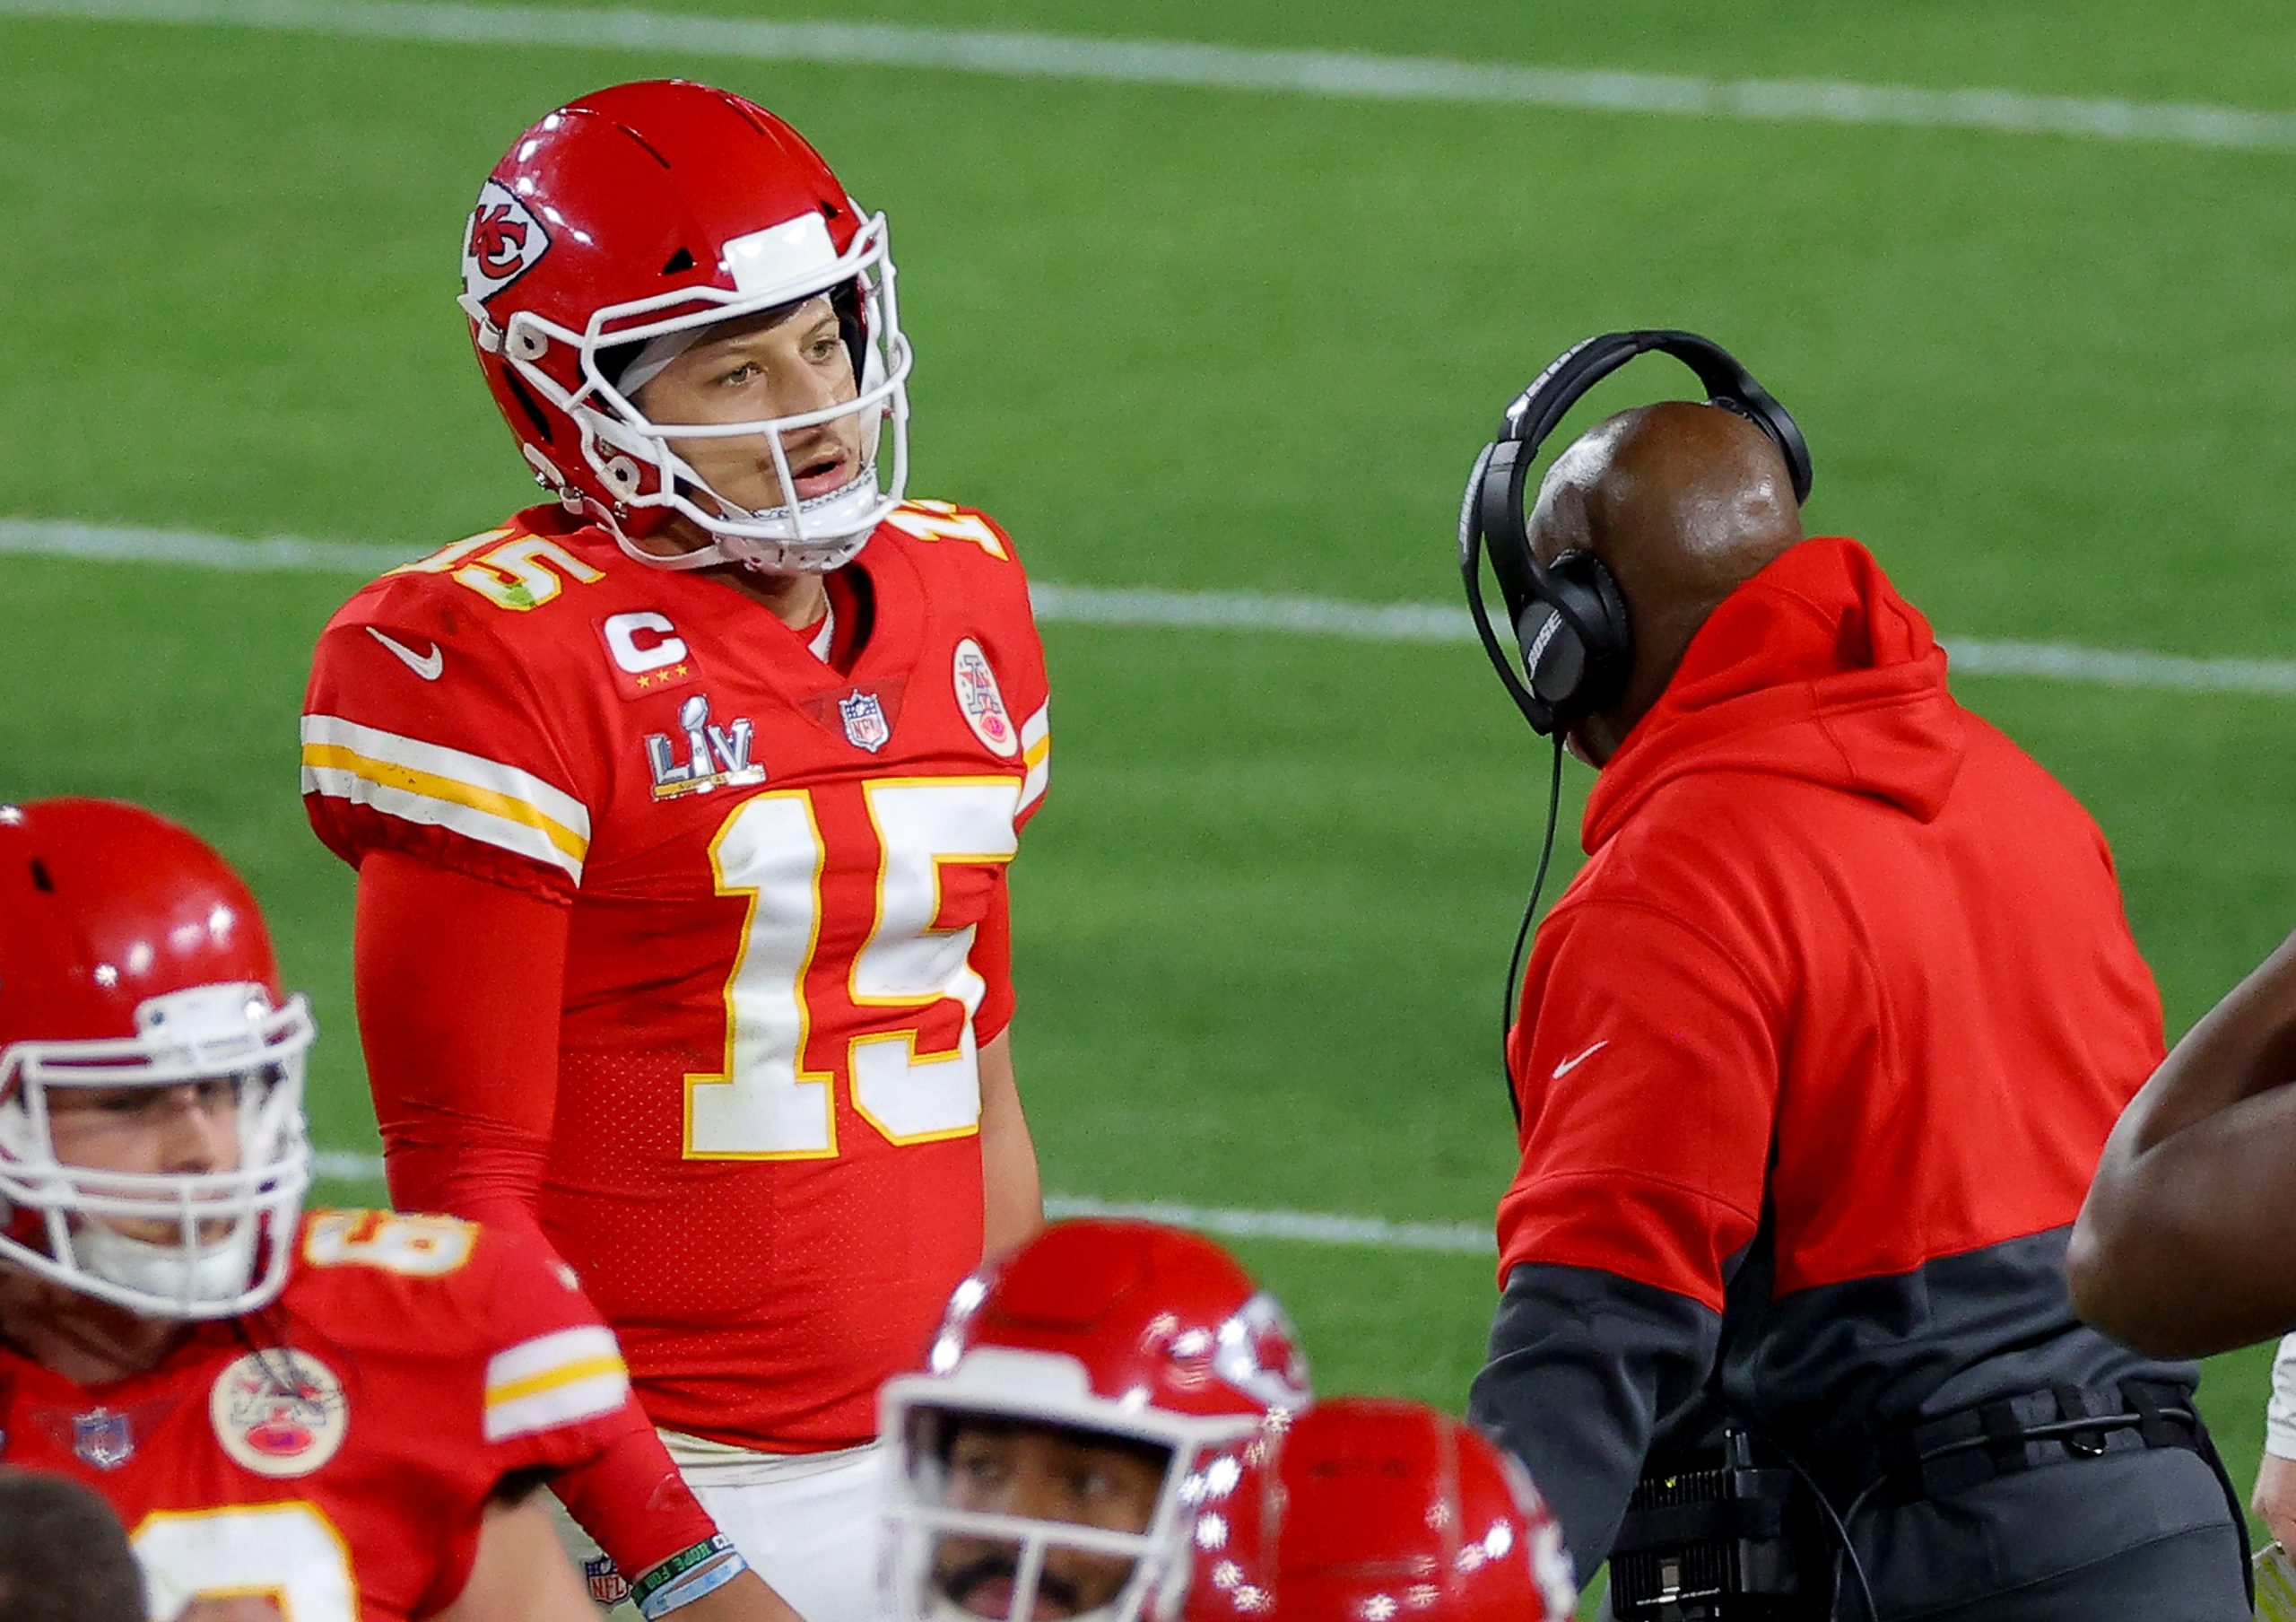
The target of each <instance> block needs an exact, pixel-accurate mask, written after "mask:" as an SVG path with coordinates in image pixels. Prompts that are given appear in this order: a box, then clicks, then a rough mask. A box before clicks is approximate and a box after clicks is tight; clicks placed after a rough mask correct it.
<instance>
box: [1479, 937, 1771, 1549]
mask: <svg viewBox="0 0 2296 1622" xmlns="http://www.w3.org/2000/svg"><path fill="white" fill-rule="evenodd" d="M1525 1007H1526V1010H1530V1012H1528V1013H1526V1025H1523V1026H1518V1030H1517V1033H1516V1035H1515V1039H1514V1040H1513V1041H1512V1042H1510V1043H1509V1054H1510V1067H1511V1068H1512V1070H1513V1073H1514V1077H1515V1082H1516V1088H1517V1094H1518V1100H1519V1102H1520V1103H1521V1106H1522V1112H1523V1125H1522V1131H1521V1150H1522V1156H1521V1163H1520V1164H1519V1166H1518V1170H1517V1173H1516V1176H1515V1181H1514V1184H1513V1186H1512V1187H1510V1188H1509V1190H1508V1191H1507V1194H1506V1195H1505V1197H1504V1198H1503V1199H1501V1201H1500V1208H1499V1224H1498V1225H1499V1241H1500V1288H1501V1291H1502V1294H1501V1296H1500V1304H1499V1307H1498V1311H1497V1312H1496V1313H1495V1314H1494V1315H1493V1317H1492V1327H1491V1340H1490V1349H1489V1354H1488V1360H1487V1361H1486V1363H1485V1365H1484V1366H1483V1372H1482V1373H1480V1374H1478V1375H1477V1376H1476V1378H1475V1382H1474V1389H1473V1391H1472V1392H1471V1394H1470V1396H1469V1400H1468V1415H1469V1417H1471V1418H1473V1419H1474V1421H1475V1422H1476V1423H1477V1424H1479V1425H1481V1426H1483V1428H1484V1429H1485V1430H1487V1431H1489V1432H1490V1433H1492V1435H1493V1436H1494V1438H1495V1439H1496V1440H1498V1441H1499V1442H1500V1443H1501V1444H1502V1445H1504V1446H1505V1447H1507V1448H1508V1449H1509V1451H1510V1452H1513V1453H1515V1454H1516V1456H1517V1457H1518V1458H1519V1459H1521V1460H1522V1461H1523V1462H1524V1463H1525V1464H1526V1466H1528V1467H1529V1469H1530V1472H1531V1478H1532V1479H1533V1480H1535V1481H1536V1482H1537V1483H1538V1484H1539V1491H1540V1493H1541V1494H1542V1495H1543V1496H1544V1497H1545V1498H1546V1500H1547V1502H1548V1504H1550V1505H1551V1506H1552V1508H1553V1510H1554V1513H1555V1515H1556V1518H1557V1519H1558V1520H1559V1521H1561V1523H1562V1528H1563V1534H1564V1540H1565V1541H1566V1542H1567V1543H1568V1544H1569V1546H1570V1550H1571V1553H1572V1555H1573V1557H1575V1558H1576V1559H1577V1561H1578V1571H1579V1574H1580V1576H1581V1578H1582V1579H1583V1578H1584V1577H1586V1576H1587V1574H1590V1573H1591V1572H1592V1571H1593V1569H1594V1568H1595V1566H1596V1565H1599V1564H1601V1563H1602V1562H1603V1561H1604V1560H1605V1559H1606V1558H1608V1557H1609V1554H1610V1550H1611V1546H1612V1545H1613V1543H1614V1542H1615V1541H1616V1540H1617V1536H1618V1529H1619V1525H1620V1522H1621V1520H1622V1517H1623V1516H1624V1514H1625V1512H1626V1505H1627V1500H1628V1498H1629V1497H1630V1496H1631V1495H1632V1492H1633V1489H1634V1484H1635V1481H1636V1479H1637V1478H1639V1476H1640V1474H1641V1473H1642V1470H1643V1468H1644V1462H1645V1460H1646V1457H1647V1456H1648V1453H1649V1451H1650V1447H1651V1444H1652V1442H1653V1440H1654V1438H1655V1437H1656V1436H1657V1429H1658V1425H1659V1421H1660V1419H1661V1418H1662V1417H1664V1416H1665V1415H1667V1414H1669V1413H1673V1412H1675V1411H1677V1410H1679V1409H1680V1408H1682V1407H1683V1404H1684V1403H1685V1402H1687V1401H1688V1400H1691V1399H1692V1397H1694V1396H1695V1395H1696V1394H1697V1393H1698V1392H1699V1391H1700V1390H1701V1389H1702V1388H1703V1387H1704V1385H1705V1383H1706V1381H1707V1379H1708V1376H1709V1373H1711V1371H1712V1369H1713V1366H1714V1360H1715V1357H1716V1356H1717V1355H1718V1349H1719V1346H1720V1340H1721V1326H1722V1306H1723V1294H1724V1290H1725V1287H1726V1284H1727V1282H1728V1279H1729V1278H1730V1277H1731V1276H1732V1274H1733V1273H1734V1272H1735V1269H1736V1267H1737V1265H1738V1263H1739V1262H1740V1260H1742V1259H1743V1257H1744V1253H1745V1251H1746V1247H1747V1246H1748V1245H1749V1244H1750V1243H1752V1239H1753V1236H1754V1234H1755V1230H1756V1226H1757V1222H1758V1214H1759V1212H1760V1210H1761V1200H1762V1185H1763V1179H1764V1175H1765V1168H1766V1164H1767V1160H1768V1155H1769V1145H1770V1121H1771V1115H1772V1112H1773V1108H1774V1103H1775V1099H1776V1087H1777V1074H1778V1056H1777V1051H1776V1046H1775V1042H1774V1038H1773V1037H1772V1035H1771V1025H1772V1022H1773V1019H1774V1015H1773V1014H1772V1013H1771V1012H1770V1004H1769V1001H1768V999H1766V998H1764V997H1762V996H1761V994H1759V993H1758V992H1756V991H1755V990H1754V989H1753V988H1752V986H1751V985H1750V984H1749V983H1748V982H1747V981H1746V980H1745V979H1744V977H1743V975H1742V974H1741V972H1740V971H1739V969H1738V967H1737V966H1736V965H1735V964H1734V963H1733V962H1732V961H1731V960H1730V959H1729V958H1728V957H1726V956H1725V955H1723V954H1721V953H1720V952H1719V951H1718V950H1717V949H1716V948H1715V947H1713V946H1710V945H1709V944H1708V943H1707V942H1706V940H1705V937H1703V936H1701V935H1699V934H1697V933H1695V932H1693V931H1692V930H1690V929H1686V928H1684V927H1683V925H1682V924H1680V923H1679V922H1676V921H1674V920H1672V919H1670V918H1668V917H1666V916H1665V915H1663V914H1660V913H1657V912H1654V911H1649V910H1648V909H1644V908H1640V907H1633V906H1622V905H1618V904H1614V903H1602V904H1596V905H1582V906H1580V907H1578V908H1576V909H1573V910H1571V911H1568V912H1565V913H1563V914H1561V915H1558V916H1557V917H1556V918H1553V919H1551V920H1549V921H1548V923H1547V924H1546V926H1545V927H1544V928H1543V929H1541V931H1540V937H1539V943H1538V946H1537V948H1536V949H1535V951H1534V952H1533V954H1532V964H1531V975H1530V989H1529V991H1528V992H1527V993H1526V999H1525Z"/></svg>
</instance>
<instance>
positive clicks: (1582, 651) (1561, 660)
mask: <svg viewBox="0 0 2296 1622" xmlns="http://www.w3.org/2000/svg"><path fill="white" fill-rule="evenodd" d="M1515 637H1516V640H1517V641H1519V642H1520V643H1521V644H1522V649H1523V677H1524V680H1525V681H1526V682H1527V683H1528V684H1529V685H1530V689H1531V696H1532V697H1534V698H1535V699H1537V700H1538V701H1539V702H1541V703H1542V704H1544V705H1545V706H1546V707H1547V709H1548V710H1549V711H1552V712H1553V713H1554V714H1555V715H1556V716H1557V717H1558V718H1563V719H1567V718H1568V717H1570V715H1572V714H1574V713H1576V711H1575V708H1574V704H1573V701H1574V700H1575V699H1576V698H1577V697H1578V692H1579V689H1580V687H1581V686H1582V685H1583V684H1584V683H1585V681H1586V676H1587V644H1586V643H1585V641H1582V640H1581V639H1580V637H1579V635H1578V632H1576V631H1574V630H1572V629H1571V626H1570V621H1569V620H1567V619H1565V618H1564V617H1563V616H1562V614H1561V610H1559V609H1558V608H1556V607H1555V606H1554V605H1553V604H1552V603H1550V602H1546V601H1544V600H1540V601H1535V602H1533V603H1532V604H1531V605H1530V606H1527V607H1526V608H1525V609H1524V610H1523V615H1522V617H1521V618H1520V619H1518V621H1516V623H1515Z"/></svg>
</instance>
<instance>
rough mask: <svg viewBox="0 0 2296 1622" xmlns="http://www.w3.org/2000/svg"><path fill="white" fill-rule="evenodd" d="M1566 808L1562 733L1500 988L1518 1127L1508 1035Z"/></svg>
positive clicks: (1502, 1068)
mask: <svg viewBox="0 0 2296 1622" xmlns="http://www.w3.org/2000/svg"><path fill="white" fill-rule="evenodd" d="M1561 809H1562V734H1561V731H1560V730H1559V729H1558V730H1557V731H1556V733H1555V734H1554V764H1553V769H1552V771H1551V772H1549V773H1548V776H1547V783H1546V838H1545V839H1544V840H1543V841H1542V842H1540V844H1539V867H1538V871H1537V872H1536V873H1535V874H1534V875H1532V876H1531V898H1530V900H1528V901H1526V902H1525V903H1523V923H1522V927H1521V928H1520V929H1517V930H1516V931H1515V950H1514V951H1513V952H1512V953H1511V954H1509V956H1508V959H1507V983H1506V984H1505V985H1503V986H1501V987H1500V988H1499V1074H1500V1076H1502V1077H1505V1078H1506V1082H1507V1107H1508V1108H1509V1109H1510V1110H1512V1111H1513V1112H1515V1124H1516V1125H1517V1126H1518V1127H1519V1126H1521V1125H1522V1124H1523V1101H1522V1100H1521V1099H1520V1098H1519V1097H1518V1096H1517V1095H1516V1092H1515V1067H1514V1064H1513V1062H1512V1061H1511V1060H1509V1058H1508V1056H1507V1033H1508V1032H1509V1031H1510V1030H1511V1029H1513V1028H1514V1024H1515V999H1516V997H1517V995H1518V992H1517V990H1516V987H1517V983H1518V981H1520V980H1521V978H1522V973H1523V955H1524V950H1525V948H1526V947H1527V946H1529V945H1530V940H1531V924H1532V921H1533V920H1535V919H1536V918H1537V917H1538V911H1539V894H1540V892H1542V891H1543V890H1544V889H1545V888H1546V869H1547V864H1548V862H1550V861H1551V860H1552V859H1553V857H1554V831H1555V828H1556V826H1557V825H1558V824H1559V823H1560V822H1561Z"/></svg>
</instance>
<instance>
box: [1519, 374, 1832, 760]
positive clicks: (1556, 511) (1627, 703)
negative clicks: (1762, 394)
mask: <svg viewBox="0 0 2296 1622" xmlns="http://www.w3.org/2000/svg"><path fill="white" fill-rule="evenodd" d="M1530 533H1531V545H1532V547H1533V549H1534V550H1535V551H1536V552H1537V554H1538V555H1539V559H1540V561H1541V562H1553V561H1554V560H1555V559H1556V558H1558V557H1561V555H1562V554H1564V553H1566V552H1592V553H1593V554H1595V555H1596V557H1599V558H1601V559H1602V560H1603V562H1605V563H1608V564H1609V565H1610V567H1611V571H1612V573H1613V574H1614V575H1616V576H1617V577H1618V584H1619V589H1620V591H1621V592H1622V593H1623V594H1624V595H1625V597H1626V601H1627V608H1628V612H1629V615H1630V617H1631V621H1632V624H1633V627H1634V668H1633V670H1632V671H1631V674H1630V675H1629V676H1628V677H1627V683H1626V691H1625V693H1624V694H1623V695H1622V697H1621V698H1620V699H1619V701H1618V702H1616V703H1614V704H1613V705H1611V706H1610V707H1609V708H1608V709H1606V710H1602V711H1596V713H1595V714H1592V715H1590V716H1588V717H1587V718H1586V719H1584V720H1581V721H1580V722H1578V725H1577V726H1575V727H1573V728H1571V742H1572V744H1573V745H1574V746H1576V747H1577V748H1578V752H1579V753H1580V754H1583V755H1584V756H1585V757H1586V758H1587V760H1588V761H1590V762H1591V763H1594V764H1595V765H1597V766H1599V765H1601V764H1602V763H1604V762H1605V761H1606V760H1608V759H1609V758H1610V757H1611V755H1612V754H1614V753H1615V752H1616V751H1617V749H1618V746H1619V745H1620V744H1621V743H1622V742H1623V741H1625V738H1626V735H1627V733H1628V732H1629V731H1630V730H1631V729H1632V728H1633V726H1634V723H1635V722H1637V721H1639V720H1640V719H1642V717H1643V716H1644V715H1645V714H1647V713H1648V711H1649V709H1650V706H1651V705H1653V704H1655V703H1656V702H1657V701H1658V695H1659V693H1662V692H1664V691H1665V686H1666V684H1667V683H1668V682H1669V681H1671V680H1672V679H1673V678H1674V671H1675V669H1676V667H1679V666H1680V665H1681V663H1682V659H1683V651H1684V650H1686V649H1687V648H1689V646H1690V641H1691V638H1692V637H1693V636H1695V635H1696V634H1697V633H1698V628H1699V627H1700V625H1703V624H1705V623H1706V616H1707V615H1709V614H1712V613H1713V612H1714V610H1715V609H1716V607H1717V606H1719V605H1720V603H1721V601H1722V599H1723V598H1724V597H1727V596H1729V595H1730V593H1731V592H1733V591H1735V590H1736V589H1738V588H1739V587H1740V586H1743V585H1744V584H1745V583H1746V581H1748V580H1752V578H1753V577H1754V576H1755V575H1756V574H1757V573H1759V572H1760V571H1761V569H1762V567H1763V566H1764V565H1765V564H1767V563H1768V562H1770V560H1771V559H1772V558H1775V557H1776V556H1778V555H1779V554H1780V553H1782V552H1784V551H1785V550H1786V549H1787V547H1789V546H1791V545H1794V544H1795V543H1796V541H1798V540H1800V539H1801V538H1802V514H1801V509H1800V508H1799V507H1798V506H1797V505H1796V502H1795V500H1794V484H1793V480H1792V478H1791V476H1790V475H1788V474H1787V470H1786V459H1785V458H1784V457H1782V456H1780V455H1779V450H1778V447H1777V446H1775V445H1773V444H1772V443H1771V442H1770V438H1769V436H1768V435H1766V434H1764V433H1763V432H1762V431H1761V429H1759V428H1757V427H1755V426H1754V425H1753V424H1752V423H1749V422H1748V421H1746V420H1745V419H1744V417H1742V416H1739V415H1738V414H1735V412H1730V411H1726V410H1724V409H1722V408H1721V407H1720V406H1694V405H1692V404H1691V403H1689V402H1688V401H1683V400H1669V401H1665V402H1663V403H1661V404H1659V405H1656V406H1642V407H1640V408H1639V409H1638V410H1634V411H1628V412H1622V413H1620V414H1618V415H1617V416H1614V417H1613V418H1611V419H1610V420H1609V421H1608V422H1606V423H1602V424H1600V425H1599V426H1597V427H1596V428H1594V429H1591V430H1589V431H1588V432H1587V433H1586V434H1584V435H1583V436H1581V437H1580V438H1579V439H1578V440H1576V441H1574V442H1573V443H1572V444H1571V446H1570V449H1567V450H1565V451H1564V452H1563V453H1562V454H1561V456H1560V457H1558V458H1555V463H1554V466H1553V467H1552V468H1550V469H1548V471H1547V475H1546V479H1545V482H1544V484H1541V485H1540V486H1539V499H1538V504H1537V506H1536V507H1535V508H1534V509H1533V510H1532V512H1531V522H1530Z"/></svg>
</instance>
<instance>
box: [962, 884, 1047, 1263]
mask: <svg viewBox="0 0 2296 1622" xmlns="http://www.w3.org/2000/svg"><path fill="white" fill-rule="evenodd" d="M1008 877H1009V876H1008V875H1007V874H1006V873H1005V871H1004V870H1002V869H999V871H998V872H997V874H996V884H995V886H994V888H992V889H991V890H990V892H989V896H988V908H987V911H986V912H985V913H984V914H983V915H982V917H981V920H980V922H979V923H978V925H977V926H976V927H975V929H974V930H973V943H972V952H971V955H970V963H971V964H972V969H973V972H975V973H976V974H978V975H979V976H980V978H981V983H982V985H983V987H984V988H985V990H984V991H983V993H982V996H981V1002H980V1007H978V1009H977V1010H976V1011H975V1013H974V1015H973V1029H974V1032H975V1033H976V1034H977V1036H978V1040H979V1043H980V1186H981V1217H982V1221H981V1244H982V1249H983V1250H984V1251H986V1252H987V1254H988V1255H991V1256H996V1255H1001V1254H1003V1253H1004V1252H1005V1251H1009V1250H1013V1249H1014V1248H1015V1247H1017V1246H1019V1245H1021V1244H1022V1243H1025V1242H1026V1241H1027V1240H1028V1238H1029V1237H1030V1235H1031V1234H1034V1233H1035V1232H1036V1231H1037V1230H1038V1229H1039V1228H1040V1227H1042V1226H1043V1225H1044V1191H1043V1189H1042V1186H1041V1185H1040V1183H1039V1181H1038V1173H1037V1146H1036V1143H1035V1140H1034V1139H1033V1138H1031V1137H1030V1136H1029V1121H1028V1116H1027V1115H1026V1114H1025V1113H1024V1112H1022V1108H1021V1088H1020V1084H1019V1083H1018V1081H1016V1080H1015V1079H1014V1077H1013V1007H1014V998H1013V914H1012V900H1011V897H1012V891H1011V886H1010V885H1009V883H1008Z"/></svg>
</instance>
